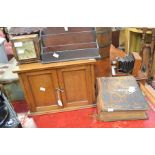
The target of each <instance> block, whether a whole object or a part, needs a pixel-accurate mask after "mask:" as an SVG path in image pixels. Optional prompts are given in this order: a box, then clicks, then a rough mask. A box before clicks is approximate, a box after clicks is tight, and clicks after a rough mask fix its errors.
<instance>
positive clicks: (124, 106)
mask: <svg viewBox="0 0 155 155" xmlns="http://www.w3.org/2000/svg"><path fill="white" fill-rule="evenodd" d="M97 89H98V96H97V110H98V119H99V120H101V121H117V120H136V119H147V114H146V111H147V109H148V105H147V102H146V100H145V98H144V96H143V94H142V92H141V90H140V88H139V86H138V84H137V82H136V80H135V78H134V77H133V76H121V77H101V78H98V79H97Z"/></svg>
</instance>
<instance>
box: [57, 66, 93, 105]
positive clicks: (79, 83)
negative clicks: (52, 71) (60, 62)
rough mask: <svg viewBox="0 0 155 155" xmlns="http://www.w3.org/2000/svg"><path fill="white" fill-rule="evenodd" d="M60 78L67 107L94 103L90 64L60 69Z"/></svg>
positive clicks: (63, 98)
mask: <svg viewBox="0 0 155 155" xmlns="http://www.w3.org/2000/svg"><path fill="white" fill-rule="evenodd" d="M58 79H59V85H60V88H61V89H63V90H64V92H62V93H61V94H62V100H63V103H64V106H65V107H70V106H82V105H88V104H91V103H92V87H91V86H92V84H91V73H90V66H89V65H88V66H80V67H69V68H63V69H59V70H58Z"/></svg>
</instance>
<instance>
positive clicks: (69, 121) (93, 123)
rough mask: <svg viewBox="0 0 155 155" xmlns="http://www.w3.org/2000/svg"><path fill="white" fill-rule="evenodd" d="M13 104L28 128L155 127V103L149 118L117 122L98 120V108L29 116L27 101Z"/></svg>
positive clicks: (152, 105)
mask: <svg viewBox="0 0 155 155" xmlns="http://www.w3.org/2000/svg"><path fill="white" fill-rule="evenodd" d="M148 103H149V101H148ZM13 105H14V108H15V111H16V112H17V113H18V116H19V119H20V120H21V122H22V125H23V127H26V128H34V127H38V128H155V105H154V104H151V103H149V105H150V107H149V110H148V112H147V114H148V116H149V119H148V120H134V121H116V122H99V121H97V120H96V108H87V109H82V110H74V111H69V112H59V113H54V114H46V115H39V116H33V117H27V115H26V114H27V110H28V108H27V106H26V103H25V102H14V103H13Z"/></svg>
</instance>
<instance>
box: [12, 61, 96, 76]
mask: <svg viewBox="0 0 155 155" xmlns="http://www.w3.org/2000/svg"><path fill="white" fill-rule="evenodd" d="M95 62H96V60H95V59H87V60H77V61H66V62H57V63H49V64H42V63H30V64H22V65H18V66H16V67H15V68H14V70H13V73H23V72H27V71H32V70H33V71H35V70H36V71H37V70H45V69H52V68H62V67H65V66H78V65H85V64H94V63H95Z"/></svg>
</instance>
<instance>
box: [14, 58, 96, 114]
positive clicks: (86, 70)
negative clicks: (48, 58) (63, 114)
mask: <svg viewBox="0 0 155 155" xmlns="http://www.w3.org/2000/svg"><path fill="white" fill-rule="evenodd" d="M95 62H96V61H95V60H93V59H92V60H79V61H70V62H61V63H51V64H40V63H33V64H23V65H20V66H18V67H16V69H15V70H14V72H17V73H18V74H19V79H20V82H21V84H22V87H23V90H24V94H25V98H26V101H27V103H28V105H29V108H30V112H31V113H35V114H37V113H38V114H40V113H46V112H51V111H53V112H56V111H64V110H73V109H79V108H84V107H91V106H93V105H94V100H95V92H94V63H95ZM58 100H59V102H60V101H61V102H62V106H61V105H60V103H59V102H58ZM58 103H59V104H58Z"/></svg>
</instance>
